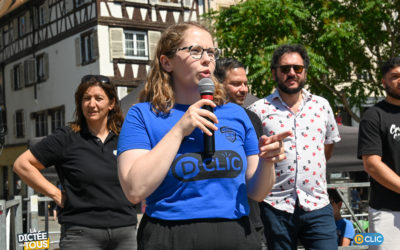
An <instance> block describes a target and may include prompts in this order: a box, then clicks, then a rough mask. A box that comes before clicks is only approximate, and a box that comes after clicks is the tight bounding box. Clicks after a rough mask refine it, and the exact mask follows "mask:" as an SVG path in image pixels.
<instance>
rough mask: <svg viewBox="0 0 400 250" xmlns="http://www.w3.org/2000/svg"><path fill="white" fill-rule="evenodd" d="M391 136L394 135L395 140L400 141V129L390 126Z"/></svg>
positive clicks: (393, 125)
mask: <svg viewBox="0 0 400 250" xmlns="http://www.w3.org/2000/svg"><path fill="white" fill-rule="evenodd" d="M390 134H391V135H393V139H395V140H396V141H400V127H397V126H396V125H395V124H392V126H390Z"/></svg>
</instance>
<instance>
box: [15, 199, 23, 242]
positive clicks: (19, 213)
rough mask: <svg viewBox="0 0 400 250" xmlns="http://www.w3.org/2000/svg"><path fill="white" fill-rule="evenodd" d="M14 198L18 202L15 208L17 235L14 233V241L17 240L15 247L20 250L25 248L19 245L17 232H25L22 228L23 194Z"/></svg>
mask: <svg viewBox="0 0 400 250" xmlns="http://www.w3.org/2000/svg"><path fill="white" fill-rule="evenodd" d="M14 199H15V200H16V201H17V202H18V206H17V207H16V208H15V235H14V241H15V246H16V247H15V248H16V249H18V250H22V249H24V247H23V246H19V243H18V239H17V234H20V233H23V231H22V230H23V228H22V220H23V218H22V196H21V195H16V196H15V197H14Z"/></svg>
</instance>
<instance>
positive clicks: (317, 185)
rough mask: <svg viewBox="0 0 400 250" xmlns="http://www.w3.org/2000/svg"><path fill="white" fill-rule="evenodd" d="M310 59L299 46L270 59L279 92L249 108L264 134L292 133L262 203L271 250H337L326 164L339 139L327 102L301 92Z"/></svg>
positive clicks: (277, 52)
mask: <svg viewBox="0 0 400 250" xmlns="http://www.w3.org/2000/svg"><path fill="white" fill-rule="evenodd" d="M308 66H309V57H308V54H307V51H306V50H305V48H304V47H303V46H301V45H288V44H287V45H282V46H280V47H279V48H277V49H276V50H275V52H274V54H273V56H272V60H271V70H272V76H273V78H274V80H275V81H276V82H277V89H276V91H275V92H274V93H273V94H271V95H269V96H267V97H266V98H264V99H261V100H259V101H257V102H255V103H254V104H252V105H251V106H250V107H249V109H250V110H252V111H254V112H255V113H256V114H257V115H258V116H259V117H260V119H261V122H262V125H263V130H264V131H263V132H264V134H266V135H274V134H278V133H280V132H283V131H287V130H291V131H292V132H293V135H292V136H291V137H288V138H286V139H285V140H284V144H285V145H284V146H285V150H286V156H287V159H286V160H284V161H281V162H279V163H276V166H275V169H276V182H275V185H274V186H273V189H272V191H271V193H270V194H269V195H268V196H267V197H266V198H265V200H264V202H263V203H262V204H261V218H262V219H263V223H264V227H265V236H266V238H267V242H268V249H297V243H298V240H300V241H301V243H302V244H303V246H304V247H305V248H306V249H324V250H327V249H337V239H336V226H335V220H334V217H333V212H332V207H331V205H330V204H329V198H328V195H327V183H326V176H325V175H326V161H327V160H328V159H329V158H330V157H331V155H332V151H333V145H334V143H336V142H338V141H340V136H339V132H338V128H337V124H336V121H335V119H334V115H333V112H332V108H331V107H330V105H329V103H328V101H327V100H325V99H324V98H322V97H319V96H316V95H312V94H311V93H309V92H308V91H307V90H305V89H303V87H304V84H305V81H306V77H307V69H308Z"/></svg>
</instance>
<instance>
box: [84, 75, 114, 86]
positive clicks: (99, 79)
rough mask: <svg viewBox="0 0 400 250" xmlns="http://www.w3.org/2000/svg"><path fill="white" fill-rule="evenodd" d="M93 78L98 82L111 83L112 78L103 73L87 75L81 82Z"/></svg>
mask: <svg viewBox="0 0 400 250" xmlns="http://www.w3.org/2000/svg"><path fill="white" fill-rule="evenodd" d="M92 78H94V79H95V80H96V81H97V82H100V83H102V84H111V82H110V78H108V77H107V76H103V75H85V76H83V77H82V79H81V83H84V82H87V81H90V79H92Z"/></svg>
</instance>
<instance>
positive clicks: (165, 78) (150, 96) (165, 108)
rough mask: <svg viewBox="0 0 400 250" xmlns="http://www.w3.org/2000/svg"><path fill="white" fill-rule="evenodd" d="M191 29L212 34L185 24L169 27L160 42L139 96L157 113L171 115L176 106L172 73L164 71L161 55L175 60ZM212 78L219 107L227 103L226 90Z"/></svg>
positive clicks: (194, 24)
mask: <svg viewBox="0 0 400 250" xmlns="http://www.w3.org/2000/svg"><path fill="white" fill-rule="evenodd" d="M191 27H197V28H200V29H203V30H205V31H207V32H208V33H210V31H209V30H208V29H207V28H206V27H205V26H203V25H201V24H199V23H196V22H184V23H178V24H175V25H172V26H170V27H168V28H167V29H166V30H165V31H164V33H163V34H162V35H161V38H160V40H159V41H158V44H157V48H156V54H155V57H154V59H153V61H152V62H151V66H150V71H149V74H148V76H147V80H146V84H145V86H144V89H143V90H142V91H141V92H140V94H139V101H140V102H150V103H151V104H152V106H153V107H152V108H153V111H154V112H156V113H159V112H162V113H169V111H170V110H171V108H172V107H173V106H174V105H175V96H174V91H173V88H172V77H171V73H169V72H167V71H165V70H164V69H163V67H162V66H161V62H160V57H161V55H165V56H167V57H168V58H173V57H174V56H175V52H176V51H177V49H178V46H179V45H180V44H181V43H182V42H183V40H184V35H185V34H184V33H185V31H186V30H188V29H189V28H191ZM210 34H211V33H210ZM211 78H212V80H213V81H214V84H215V93H214V102H215V104H217V105H222V104H224V103H225V102H226V97H225V91H224V88H223V86H222V84H221V83H220V82H218V81H217V79H216V78H215V77H214V76H212V77H211Z"/></svg>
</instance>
